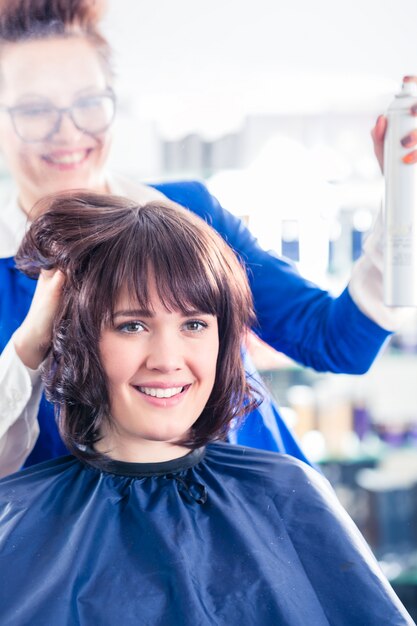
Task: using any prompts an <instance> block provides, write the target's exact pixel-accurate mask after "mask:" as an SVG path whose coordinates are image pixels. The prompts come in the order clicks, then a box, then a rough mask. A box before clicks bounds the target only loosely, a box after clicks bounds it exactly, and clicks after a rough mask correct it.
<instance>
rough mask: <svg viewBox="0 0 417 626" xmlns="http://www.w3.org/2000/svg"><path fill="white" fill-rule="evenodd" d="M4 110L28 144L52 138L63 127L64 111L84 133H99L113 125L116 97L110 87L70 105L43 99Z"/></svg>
mask: <svg viewBox="0 0 417 626" xmlns="http://www.w3.org/2000/svg"><path fill="white" fill-rule="evenodd" d="M0 111H5V112H7V113H8V114H9V115H10V119H11V121H12V124H13V128H14V130H15V132H16V134H17V135H18V136H19V137H20V139H22V141H25V142H28V143H29V142H36V141H46V140H48V139H50V138H51V137H52V135H54V134H55V133H56V132H57V131H58V130H59V128H60V126H61V121H62V116H63V115H64V114H66V115H68V116H69V117H70V118H71V120H72V122H73V124H74V126H75V127H76V128H78V130H80V131H81V132H83V133H87V134H89V135H97V134H99V133H102V132H104V131H105V130H107V129H108V128H109V126H110V125H111V123H112V121H113V119H114V114H115V111H116V97H115V95H114V93H113V91H112V90H111V89H110V88H109V89H107V90H106V91H105V92H103V93H100V94H89V95H85V96H81V97H79V98H77V99H76V100H75V101H74V102H73V103H72V105H71V106H70V107H61V108H60V107H56V106H54V105H53V104H52V103H51V102H50V101H49V100H46V99H42V98H39V99H36V100H33V101H30V102H29V101H28V102H25V103H22V104H18V105H16V106H12V107H7V106H0Z"/></svg>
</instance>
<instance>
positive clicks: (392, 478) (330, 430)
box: [3, 0, 417, 617]
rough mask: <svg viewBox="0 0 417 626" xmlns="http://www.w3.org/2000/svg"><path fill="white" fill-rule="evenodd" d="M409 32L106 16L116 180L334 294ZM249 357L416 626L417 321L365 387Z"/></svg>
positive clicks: (248, 6) (178, 6)
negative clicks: (231, 222)
mask: <svg viewBox="0 0 417 626" xmlns="http://www.w3.org/2000/svg"><path fill="white" fill-rule="evenodd" d="M416 25H417V2H416V1H415V0H396V1H395V2H393V1H392V0H350V2H343V3H342V2H338V1H337V0H336V1H335V0H316V1H315V2H314V3H313V2H310V1H309V0H292V1H291V2H283V1H280V0H257V1H256V2H253V1H250V0H239V1H238V0H210V2H207V1H203V0H175V1H173V0H153V1H152V2H149V1H148V2H146V1H145V0H108V11H107V15H106V17H105V24H104V30H105V33H106V35H107V36H108V38H109V40H110V42H111V43H112V45H113V48H114V53H115V59H114V69H115V73H116V90H117V92H118V95H119V111H118V119H117V122H116V128H115V142H114V150H113V153H112V168H113V169H114V170H115V171H117V172H120V173H124V174H126V175H128V176H130V177H132V178H134V179H138V180H142V181H150V182H152V181H157V180H161V179H178V178H199V179H203V180H204V181H205V182H206V184H207V185H208V187H209V189H210V190H211V191H212V193H213V194H215V195H216V196H217V198H218V199H219V200H220V202H221V203H222V204H223V206H224V207H225V208H226V209H228V210H229V211H231V212H233V213H234V214H236V215H239V216H241V217H242V218H244V219H245V221H246V222H247V224H248V225H249V227H250V229H251V230H252V231H253V232H254V234H256V236H257V237H258V238H259V241H260V243H261V245H262V246H263V247H265V248H266V249H273V250H275V251H276V252H278V253H282V254H284V255H286V256H288V257H289V258H290V259H292V260H293V262H294V263H296V264H297V265H298V266H299V269H300V271H301V272H302V273H303V274H304V275H305V276H307V277H308V278H310V279H312V280H313V281H315V282H316V283H318V284H319V285H321V286H323V287H324V288H326V289H330V290H331V291H332V292H334V293H339V292H340V291H341V290H342V289H343V288H344V286H345V284H346V281H347V279H348V277H349V274H350V271H351V266H352V263H353V262H354V261H355V259H356V258H357V257H358V255H359V254H360V250H361V246H362V242H363V240H364V237H366V234H367V232H368V231H369V229H370V227H371V224H372V222H373V220H374V219H375V216H376V214H377V212H378V210H379V208H380V203H381V198H382V193H383V186H382V177H381V174H380V171H379V167H378V164H377V162H376V159H375V157H374V155H373V150H372V142H371V139H370V130H371V128H372V126H373V124H374V122H375V120H376V117H377V116H378V115H379V114H380V113H383V112H384V111H385V109H386V107H387V106H388V104H389V102H390V101H391V99H392V98H393V95H394V93H395V92H396V91H398V89H399V87H400V85H401V79H402V77H403V76H404V75H406V74H417V26H416ZM3 183H4V186H7V178H6V174H5V172H3ZM251 349H252V353H253V357H254V360H255V362H256V363H257V365H258V367H259V369H260V370H261V372H262V375H263V377H264V380H265V382H266V385H267V386H268V387H269V388H270V389H271V391H272V393H273V394H274V395H275V397H276V398H277V400H278V401H279V403H280V404H281V406H283V407H284V412H285V417H286V418H287V420H288V423H289V424H290V426H291V427H292V428H294V430H295V431H296V433H297V434H298V436H299V437H300V439H301V441H302V444H303V447H304V449H305V451H306V453H307V454H308V455H310V457H311V458H312V459H314V460H315V461H316V462H317V463H318V464H320V466H321V468H322V470H323V471H324V473H325V474H326V475H327V476H328V477H329V479H330V480H331V482H332V484H333V485H334V486H335V488H336V490H337V493H338V495H339V498H340V499H341V501H342V503H343V504H344V506H345V507H346V508H347V509H348V511H349V512H350V514H351V515H352V516H353V518H354V519H355V521H356V522H357V524H358V525H359V526H360V528H361V530H362V531H363V532H364V534H365V536H366V538H367V539H368V541H369V543H370V544H371V546H372V548H373V549H374V551H375V553H376V554H377V556H378V558H379V560H380V562H381V564H382V566H383V568H384V569H385V571H386V573H387V574H388V576H389V578H390V579H391V580H392V582H393V584H394V586H395V588H396V590H397V591H398V593H399V595H400V596H401V597H402V599H403V601H404V602H405V603H406V605H407V607H408V608H409V610H410V612H412V614H413V616H414V617H416V615H417V608H416V607H417V447H416V444H417V316H414V317H412V318H410V321H409V322H408V323H407V325H406V326H405V327H404V329H403V330H402V332H401V333H399V334H398V335H396V336H395V337H394V338H393V339H392V340H391V341H390V343H389V345H387V346H386V348H385V350H384V352H383V354H382V355H381V356H380V358H379V360H378V361H377V362H376V363H375V364H374V366H373V367H372V369H371V371H370V372H369V373H368V374H366V375H365V376H362V377H353V376H342V375H330V374H329V375H320V374H316V373H314V372H312V371H311V370H308V369H303V368H300V367H299V366H298V365H297V364H295V363H293V362H291V361H289V359H287V358H286V357H284V356H283V355H281V354H278V353H275V352H273V351H272V350H270V349H269V348H266V347H265V346H263V345H262V344H260V343H259V342H256V341H253V345H252V347H251Z"/></svg>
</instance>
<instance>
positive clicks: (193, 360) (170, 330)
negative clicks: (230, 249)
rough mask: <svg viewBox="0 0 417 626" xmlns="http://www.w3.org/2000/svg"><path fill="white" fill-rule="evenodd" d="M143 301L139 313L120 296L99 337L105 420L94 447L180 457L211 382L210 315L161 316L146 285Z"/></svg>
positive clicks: (214, 344) (214, 348) (214, 337)
mask: <svg viewBox="0 0 417 626" xmlns="http://www.w3.org/2000/svg"><path fill="white" fill-rule="evenodd" d="M150 296H151V298H150V302H151V311H149V312H147V311H140V310H138V305H137V304H135V303H134V302H133V303H132V300H131V299H129V297H128V296H127V294H124V295H123V296H122V297H121V298H120V299H119V301H118V302H117V306H116V311H115V312H114V323H113V325H112V326H110V327H106V328H104V329H103V331H102V335H101V340H100V357H101V362H102V366H103V368H104V370H105V373H106V376H107V386H108V391H109V398H110V412H111V415H110V421H111V423H110V426H105V427H104V428H105V431H104V432H102V433H101V434H102V435H103V439H102V440H101V442H100V444H99V449H100V451H105V452H106V453H107V454H109V455H110V456H112V457H113V458H118V459H121V460H129V459H132V460H134V459H138V458H141V459H143V460H148V461H157V460H159V459H165V460H167V459H168V458H175V457H176V456H181V455H182V454H184V453H185V452H187V451H188V449H187V448H184V447H183V446H182V445H181V444H178V443H177V442H178V441H179V440H181V439H183V438H185V437H187V435H188V433H189V431H190V428H191V427H192V425H193V424H194V423H195V422H196V421H197V419H198V418H199V416H200V415H201V413H202V411H203V409H204V407H205V405H206V404H207V401H208V399H209V397H210V394H211V392H212V389H213V385H214V381H215V377H216V365H217V355H218V347H219V340H218V327H217V318H216V317H215V316H213V315H209V314H206V313H201V312H198V311H190V313H186V314H185V313H184V312H182V311H168V310H167V309H166V308H165V307H164V306H163V304H162V303H161V301H160V300H159V297H158V295H157V293H156V288H155V286H154V285H152V287H151V289H150Z"/></svg>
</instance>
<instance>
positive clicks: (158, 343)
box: [146, 334, 184, 373]
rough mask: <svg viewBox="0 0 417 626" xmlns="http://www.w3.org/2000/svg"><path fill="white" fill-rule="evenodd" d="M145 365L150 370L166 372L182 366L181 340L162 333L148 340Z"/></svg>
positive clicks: (176, 369)
mask: <svg viewBox="0 0 417 626" xmlns="http://www.w3.org/2000/svg"><path fill="white" fill-rule="evenodd" d="M146 366H147V368H148V369H150V370H158V371H160V372H164V373H168V372H173V371H178V370H180V369H182V368H183V367H184V353H183V349H182V345H181V341H180V340H178V339H176V338H175V337H173V336H168V335H166V334H164V335H163V336H161V337H158V338H154V339H153V340H152V341H150V342H149V346H148V355H147V359H146Z"/></svg>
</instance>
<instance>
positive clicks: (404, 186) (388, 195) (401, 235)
mask: <svg viewBox="0 0 417 626" xmlns="http://www.w3.org/2000/svg"><path fill="white" fill-rule="evenodd" d="M413 104H417V84H416V83H415V82H412V81H404V83H403V85H402V89H401V91H400V93H398V94H397V95H396V96H395V99H394V101H393V102H392V103H391V104H390V106H389V108H388V112H387V117H388V127H387V133H386V137H385V147H384V172H385V203H384V228H385V248H384V301H385V304H387V305H388V306H417V164H415V165H411V164H410V165H408V164H406V163H404V161H403V157H404V156H405V155H406V154H407V150H406V148H403V147H402V145H401V139H402V138H403V137H405V136H406V135H407V134H408V133H409V132H410V131H412V130H416V128H417V120H416V118H414V117H413V116H412V115H411V114H410V108H411V107H412V106H413Z"/></svg>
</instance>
